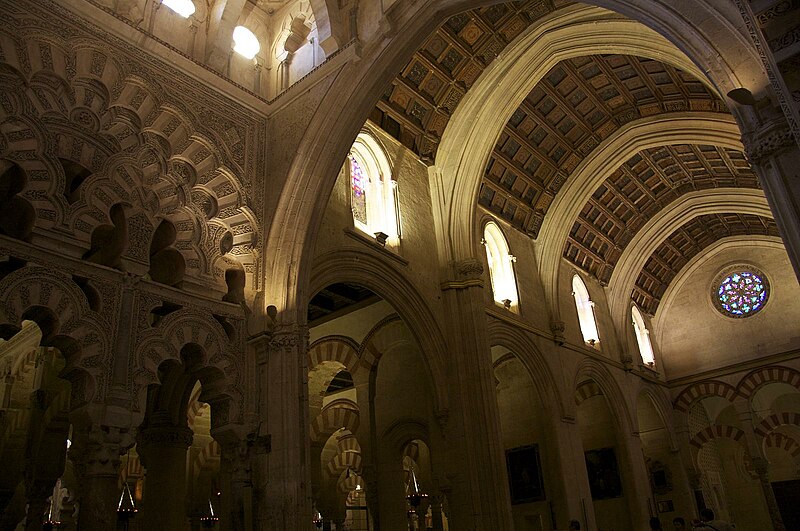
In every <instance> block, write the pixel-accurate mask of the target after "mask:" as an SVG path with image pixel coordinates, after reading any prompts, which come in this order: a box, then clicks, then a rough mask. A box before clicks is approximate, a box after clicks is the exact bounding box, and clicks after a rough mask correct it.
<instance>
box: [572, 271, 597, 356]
mask: <svg viewBox="0 0 800 531" xmlns="http://www.w3.org/2000/svg"><path fill="white" fill-rule="evenodd" d="M572 295H573V297H575V307H576V308H577V310H578V321H579V322H580V326H581V333H582V334H583V340H584V341H585V342H586V343H588V344H589V345H591V346H593V347H594V346H596V344H597V342H598V341H600V335H599V334H598V333H597V321H596V320H595V315H594V302H592V300H591V299H590V298H589V291H588V290H587V289H586V284H584V283H583V280H581V277H579V276H578V275H574V276H573V277H572Z"/></svg>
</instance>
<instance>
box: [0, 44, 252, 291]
mask: <svg viewBox="0 0 800 531" xmlns="http://www.w3.org/2000/svg"><path fill="white" fill-rule="evenodd" d="M34 43H35V44H37V46H34V45H33V44H34ZM28 44H29V45H28V46H25V43H24V42H22V41H20V40H19V39H17V38H15V37H14V36H10V35H7V34H0V48H2V50H3V51H4V54H3V58H4V59H3V61H5V64H4V65H3V66H2V70H3V72H4V73H5V75H3V76H0V84H1V85H2V87H3V89H4V90H6V91H8V92H10V93H12V94H13V97H9V98H5V99H4V100H3V101H2V102H1V103H2V104H1V105H0V109H1V112H2V113H3V116H2V118H3V120H2V122H1V123H0V132H2V133H3V135H2V139H1V140H0V148H2V151H1V152H0V158H5V159H7V160H10V161H12V162H14V163H17V164H19V166H20V167H21V168H22V169H23V171H24V172H25V174H26V177H27V179H26V185H25V189H24V190H23V191H22V192H21V193H20V194H19V195H20V197H22V198H24V199H26V200H27V201H29V202H30V203H31V204H32V205H33V207H34V208H35V209H36V213H37V216H36V218H37V219H36V226H37V227H38V228H42V229H45V230H46V229H49V228H52V227H56V226H58V227H59V228H60V229H63V228H65V227H68V228H69V231H70V235H71V237H72V238H74V239H75V240H76V243H77V244H78V246H80V247H83V248H84V249H90V251H91V250H92V246H93V245H94V244H95V242H94V241H93V240H95V231H96V230H97V229H98V228H99V227H101V226H107V227H109V228H113V227H117V228H119V225H120V223H123V224H126V227H125V229H126V231H127V232H126V233H125V234H122V235H120V236H119V238H118V239H119V240H120V242H121V243H120V244H119V246H120V247H121V253H122V254H123V256H124V259H127V261H128V264H127V265H128V267H127V268H130V269H133V270H135V271H134V272H136V273H139V274H141V273H143V272H146V271H147V269H146V268H145V269H144V270H143V271H136V269H137V267H136V265H135V264H136V263H139V264H142V263H144V264H146V263H147V260H148V255H147V251H148V246H149V243H150V239H151V237H152V235H153V233H154V231H155V229H156V227H157V226H158V225H159V223H160V222H161V220H164V219H167V220H169V221H170V222H171V223H172V224H173V225H175V226H176V228H177V229H178V231H177V235H176V239H175V242H174V247H175V248H177V249H178V250H179V251H180V252H181V254H182V255H183V256H184V260H185V263H186V266H187V271H188V272H189V275H190V276H191V277H194V278H197V281H198V282H205V283H207V282H208V281H211V282H213V283H214V284H215V285H216V286H217V290H218V291H220V292H222V293H225V291H226V272H227V271H229V270H231V269H235V270H238V271H242V272H243V274H244V275H250V278H249V279H248V280H249V283H250V285H253V284H254V282H253V281H254V279H253V278H252V274H253V270H254V268H253V267H252V266H253V264H254V263H255V262H256V260H257V243H258V240H259V234H258V222H257V220H256V216H255V214H254V212H253V211H252V209H251V207H250V205H249V204H248V199H247V196H246V194H245V192H244V190H243V188H242V185H241V183H240V180H239V178H237V177H236V176H237V175H240V174H241V173H242V170H241V168H240V167H239V166H238V165H237V164H236V163H235V162H233V161H232V158H231V156H230V154H229V153H228V151H227V149H228V148H227V146H226V145H224V142H223V143H221V142H219V141H217V140H215V139H211V138H208V137H207V136H206V135H204V134H202V133H200V132H199V131H198V128H197V127H196V126H195V125H194V119H193V118H192V117H191V115H190V114H189V113H188V112H187V111H186V110H184V109H182V108H180V107H179V106H177V105H175V104H173V103H171V102H169V101H165V100H163V99H162V98H163V96H161V97H158V96H156V94H158V95H163V94H166V92H165V91H164V90H162V89H160V88H159V87H156V86H154V85H153V82H151V81H145V80H144V79H142V78H141V77H139V76H136V75H129V74H125V73H124V71H123V69H122V68H121V67H120V65H119V64H118V63H117V62H116V61H115V59H114V58H113V57H111V56H110V55H109V54H108V53H107V52H106V51H103V50H100V49H96V48H92V47H90V46H89V45H88V44H85V43H83V42H81V41H78V42H76V43H63V42H61V41H60V40H58V39H56V38H53V39H50V40H46V41H45V40H40V41H35V40H31V42H30V43H28ZM217 154H219V155H217ZM116 204H122V205H124V206H125V208H124V209H123V210H124V212H123V214H122V216H120V215H117V219H114V214H113V213H112V212H111V209H112V207H113V206H114V205H116ZM103 230H106V231H107V229H103ZM62 233H63V230H62V231H61V232H60V233H59V237H60V238H63V237H64V235H63V234H62ZM98 240H99V238H98ZM118 254H119V253H118ZM94 261H97V260H94ZM100 263H103V262H102V261H101V262H100ZM104 265H112V266H115V267H116V266H117V265H116V264H108V263H104ZM124 265H125V260H123V266H124ZM237 302H238V301H237Z"/></svg>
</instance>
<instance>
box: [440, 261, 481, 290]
mask: <svg viewBox="0 0 800 531" xmlns="http://www.w3.org/2000/svg"><path fill="white" fill-rule="evenodd" d="M450 265H451V271H452V273H451V274H450V277H451V278H450V279H449V280H446V281H444V282H442V289H443V290H447V289H465V288H471V287H483V271H484V269H483V263H482V262H481V261H480V260H479V259H478V258H475V257H470V258H465V259H463V260H456V261H453V262H452V263H451V264H450Z"/></svg>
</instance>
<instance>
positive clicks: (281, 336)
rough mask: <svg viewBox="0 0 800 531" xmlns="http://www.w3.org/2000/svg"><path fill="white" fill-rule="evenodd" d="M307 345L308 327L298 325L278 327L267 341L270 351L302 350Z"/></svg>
mask: <svg viewBox="0 0 800 531" xmlns="http://www.w3.org/2000/svg"><path fill="white" fill-rule="evenodd" d="M307 343H308V327H307V326H299V325H287V326H279V327H277V328H276V329H275V331H274V332H273V333H272V338H271V339H270V341H269V348H270V349H271V350H280V349H294V348H304V345H306V344H307Z"/></svg>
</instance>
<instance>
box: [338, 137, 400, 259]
mask: <svg viewBox="0 0 800 531" xmlns="http://www.w3.org/2000/svg"><path fill="white" fill-rule="evenodd" d="M348 161H349V167H348V169H349V172H350V207H351V209H352V211H353V223H354V225H355V226H356V228H357V229H359V230H361V231H363V232H365V233H367V234H369V235H370V236H374V237H375V238H376V239H378V240H379V241H381V242H382V243H385V244H386V245H388V246H396V245H397V244H399V242H400V223H399V216H398V212H399V209H398V206H397V181H395V180H393V179H392V169H391V165H390V164H389V159H388V157H387V156H386V154H385V152H384V151H383V148H382V147H381V146H380V144H379V143H378V142H377V140H375V138H373V137H372V135H369V134H367V133H361V134H359V135H358V137H357V138H356V141H355V143H354V144H353V147H352V149H351V150H350V155H349V156H348Z"/></svg>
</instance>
